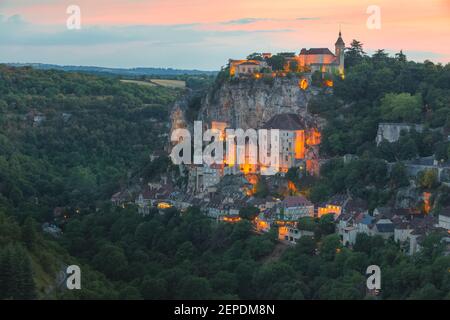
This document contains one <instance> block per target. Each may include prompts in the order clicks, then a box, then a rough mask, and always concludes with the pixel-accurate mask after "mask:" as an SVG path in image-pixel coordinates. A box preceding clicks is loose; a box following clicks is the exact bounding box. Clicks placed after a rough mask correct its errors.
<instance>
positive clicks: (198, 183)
mask: <svg viewBox="0 0 450 320" xmlns="http://www.w3.org/2000/svg"><path fill="white" fill-rule="evenodd" d="M223 175H224V166H223V165H219V164H212V165H209V166H208V165H206V164H204V165H202V166H190V167H189V181H190V185H191V189H194V190H195V192H197V193H201V192H205V191H206V190H207V189H208V188H209V187H212V186H215V185H217V184H218V183H219V182H220V179H221V178H222V177H223Z"/></svg>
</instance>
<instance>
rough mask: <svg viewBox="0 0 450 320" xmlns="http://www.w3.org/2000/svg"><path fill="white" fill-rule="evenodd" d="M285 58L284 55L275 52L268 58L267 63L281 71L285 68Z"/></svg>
mask: <svg viewBox="0 0 450 320" xmlns="http://www.w3.org/2000/svg"><path fill="white" fill-rule="evenodd" d="M284 59H285V57H284V56H283V55H281V54H275V55H273V56H272V57H270V58H269V59H268V60H267V63H268V64H269V66H271V67H272V70H274V71H281V70H283V68H284Z"/></svg>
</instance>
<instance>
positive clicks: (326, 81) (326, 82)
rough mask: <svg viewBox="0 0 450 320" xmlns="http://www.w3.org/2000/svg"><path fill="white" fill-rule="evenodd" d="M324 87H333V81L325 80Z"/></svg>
mask: <svg viewBox="0 0 450 320" xmlns="http://www.w3.org/2000/svg"><path fill="white" fill-rule="evenodd" d="M324 84H325V86H327V87H330V88H331V87H333V80H325V81H324Z"/></svg>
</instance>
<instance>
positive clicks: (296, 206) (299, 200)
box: [277, 195, 314, 221]
mask: <svg viewBox="0 0 450 320" xmlns="http://www.w3.org/2000/svg"><path fill="white" fill-rule="evenodd" d="M277 214H278V216H279V217H280V219H281V220H287V221H297V220H298V219H299V218H302V217H313V216H314V205H313V204H312V203H311V202H310V201H309V200H308V199H306V198H305V197H304V196H302V195H298V196H287V197H286V198H284V200H283V201H281V203H280V205H279V206H278V208H277Z"/></svg>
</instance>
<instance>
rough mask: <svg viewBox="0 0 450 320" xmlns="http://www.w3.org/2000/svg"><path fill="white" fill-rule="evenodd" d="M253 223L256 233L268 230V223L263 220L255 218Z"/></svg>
mask: <svg viewBox="0 0 450 320" xmlns="http://www.w3.org/2000/svg"><path fill="white" fill-rule="evenodd" d="M254 223H255V227H256V230H257V231H260V232H263V231H267V230H269V229H270V225H269V223H268V222H267V221H265V220H261V219H259V218H258V217H256V218H255V220H254Z"/></svg>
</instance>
